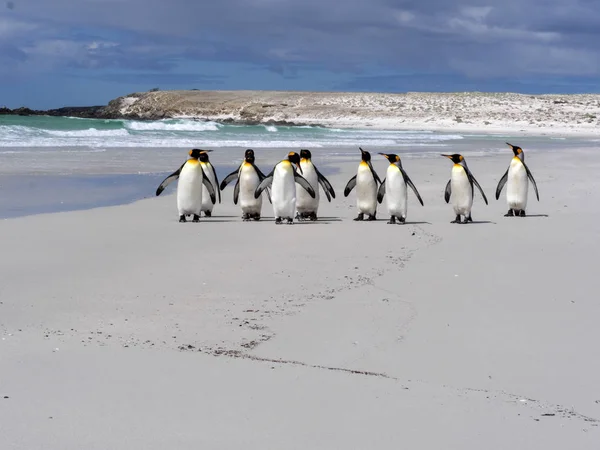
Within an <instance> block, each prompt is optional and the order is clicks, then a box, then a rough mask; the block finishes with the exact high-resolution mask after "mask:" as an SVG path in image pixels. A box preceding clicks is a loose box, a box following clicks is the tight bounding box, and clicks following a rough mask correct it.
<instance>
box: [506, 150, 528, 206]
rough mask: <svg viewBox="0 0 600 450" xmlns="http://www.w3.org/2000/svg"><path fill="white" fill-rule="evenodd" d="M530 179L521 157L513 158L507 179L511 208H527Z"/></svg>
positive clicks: (507, 197) (507, 192)
mask: <svg viewBox="0 0 600 450" xmlns="http://www.w3.org/2000/svg"><path fill="white" fill-rule="evenodd" d="M528 189H529V180H528V179H527V171H526V170H525V167H523V164H522V163H521V160H520V159H519V158H516V157H515V158H513V159H512V161H511V162H510V167H509V168H508V180H507V181H506V202H507V203H508V207H509V208H510V209H516V210H523V211H524V210H525V207H526V206H527V192H528Z"/></svg>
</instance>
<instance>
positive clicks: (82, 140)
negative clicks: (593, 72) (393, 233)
mask: <svg viewBox="0 0 600 450" xmlns="http://www.w3.org/2000/svg"><path fill="white" fill-rule="evenodd" d="M506 141H509V142H512V143H515V144H517V145H521V146H522V147H523V148H524V149H526V151H547V150H552V149H563V148H565V147H587V146H597V144H598V143H597V142H594V141H593V140H585V139H572V138H560V137H558V138H557V137H553V138H550V137H518V138H517V137H511V136H509V135H500V134H496V135H492V134H473V133H458V132H457V133H453V132H441V133H438V132H431V131H418V130H414V131H396V130H376V129H368V128H365V129H341V128H322V127H311V126H298V127H290V126H274V125H253V126H244V125H230V124H219V123H216V122H203V121H196V120H191V119H171V120H158V121H130V120H103V119H79V118H68V117H66V118H65V117H45V116H33V117H22V116H0V192H1V194H0V218H9V217H17V216H23V215H30V214H37V213H47V212H59V211H66V210H74V209H86V208H92V207H96V206H108V205H116V204H122V203H128V202H131V201H135V200H138V199H141V198H144V197H148V196H151V195H153V193H154V189H155V186H156V185H157V184H158V183H160V181H161V180H162V179H163V178H164V177H165V176H166V175H167V174H168V173H170V172H172V171H173V170H175V169H176V168H177V167H179V165H180V164H181V163H182V162H183V161H184V160H185V159H186V157H187V150H189V149H190V148H194V147H200V148H210V149H213V150H214V151H213V153H211V162H212V163H213V164H214V165H215V166H216V167H217V173H218V175H219V177H220V178H222V177H223V176H224V175H226V173H229V172H230V171H231V170H233V168H235V167H236V166H237V165H238V164H239V163H240V161H241V159H242V157H243V153H244V150H245V149H247V148H253V149H255V151H256V155H257V162H258V165H259V166H260V167H262V168H263V169H264V170H265V171H267V172H268V170H267V169H269V167H270V166H272V164H273V163H275V162H276V161H279V160H281V159H282V158H283V157H285V156H286V155H287V152H288V151H290V150H292V149H294V150H299V149H300V148H308V149H310V150H311V151H312V153H313V159H315V161H318V164H319V165H320V166H321V167H323V170H327V166H328V165H329V166H330V167H331V166H333V165H334V164H335V162H338V161H350V160H355V159H357V158H359V152H358V147H359V146H361V147H362V148H364V149H365V150H370V151H372V152H393V153H398V154H402V155H403V156H408V157H412V158H429V157H434V156H437V155H438V154H439V153H453V152H459V153H462V154H465V155H483V156H485V155H486V154H493V153H498V152H506V151H507V147H506V144H505V142H506Z"/></svg>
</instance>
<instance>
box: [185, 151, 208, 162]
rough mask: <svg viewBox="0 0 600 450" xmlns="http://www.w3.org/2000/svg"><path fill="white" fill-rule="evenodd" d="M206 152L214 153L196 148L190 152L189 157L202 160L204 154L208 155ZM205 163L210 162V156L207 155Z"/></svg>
mask: <svg viewBox="0 0 600 450" xmlns="http://www.w3.org/2000/svg"><path fill="white" fill-rule="evenodd" d="M206 152H212V150H200V149H199V148H194V149H192V150H190V151H189V155H190V156H191V157H192V158H194V159H198V158H200V156H201V154H202V153H206ZM205 161H208V155H206V160H205Z"/></svg>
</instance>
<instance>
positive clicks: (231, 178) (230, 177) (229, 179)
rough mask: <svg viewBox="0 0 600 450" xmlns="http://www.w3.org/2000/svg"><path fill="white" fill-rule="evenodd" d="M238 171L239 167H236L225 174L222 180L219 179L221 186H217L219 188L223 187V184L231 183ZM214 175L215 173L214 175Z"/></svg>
mask: <svg viewBox="0 0 600 450" xmlns="http://www.w3.org/2000/svg"><path fill="white" fill-rule="evenodd" d="M239 173H240V168H239V167H238V168H237V169H236V170H235V171H233V172H231V173H230V174H229V175H227V176H226V177H225V178H224V179H223V181H221V186H220V187H219V188H220V189H221V190H223V189H225V186H227V185H228V184H229V183H231V182H232V181H233V180H234V179H235V178H237V177H238V175H239ZM215 176H216V175H215Z"/></svg>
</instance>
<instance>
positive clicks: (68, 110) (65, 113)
mask: <svg viewBox="0 0 600 450" xmlns="http://www.w3.org/2000/svg"><path fill="white" fill-rule="evenodd" d="M105 108H106V107H105V106H65V107H64V108H57V109H49V110H35V109H29V108H25V107H21V108H15V109H9V108H0V115H9V114H10V115H15V116H60V117H83V118H88V119H102V118H106V116H105V113H104V110H105Z"/></svg>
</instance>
